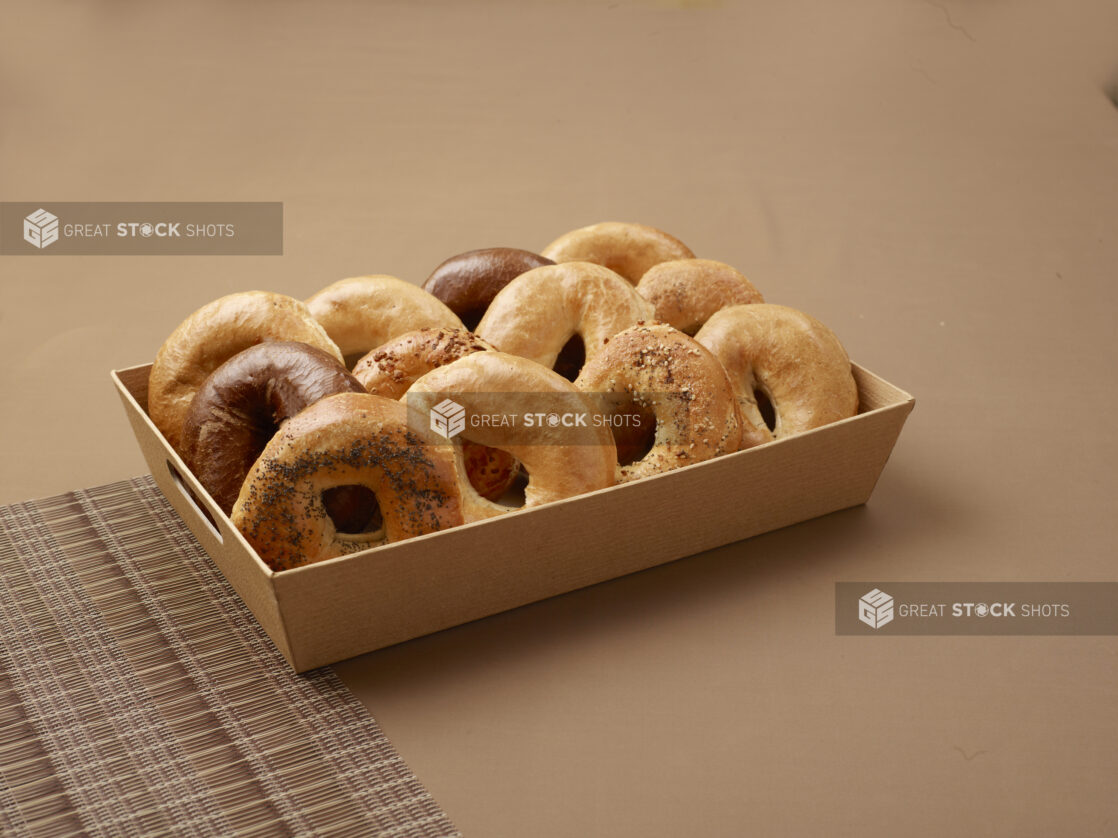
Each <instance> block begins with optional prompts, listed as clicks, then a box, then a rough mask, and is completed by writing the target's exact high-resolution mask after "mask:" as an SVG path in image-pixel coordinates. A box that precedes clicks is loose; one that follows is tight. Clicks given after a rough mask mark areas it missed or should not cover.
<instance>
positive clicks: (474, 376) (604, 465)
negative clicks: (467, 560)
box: [404, 352, 617, 520]
mask: <svg viewBox="0 0 1118 838" xmlns="http://www.w3.org/2000/svg"><path fill="white" fill-rule="evenodd" d="M448 397H449V398H451V399H453V400H454V401H455V402H456V403H458V404H459V405H461V406H462V407H464V408H465V409H466V414H467V416H475V415H476V416H484V415H490V416H492V415H496V414H501V415H515V416H524V415H526V414H528V413H532V412H535V411H538V410H541V407H540V405H541V404H546V405H548V406H549V407H550V406H553V405H555V404H556V403H561V404H564V405H568V406H569V405H572V404H573V405H575V406H577V409H578V410H581V411H585V412H586V413H587V415H589V414H591V413H593V412H595V409H596V408H595V405H594V403H593V401H592V400H591V399H588V398H586V397H585V396H584V394H582V393H580V392H579V391H578V390H576V389H575V387H574V386H573V385H572V384H571V383H570V382H569V381H567V380H566V379H565V378H563V377H562V376H561V375H558V374H557V373H555V372H552V371H551V370H549V369H547V368H546V367H543V366H540V365H539V364H536V363H534V362H532V361H529V360H526V359H524V358H520V357H517V356H515V355H508V354H506V353H503V352H475V353H473V354H471V355H466V356H465V357H463V358H461V359H459V360H457V361H455V362H453V363H451V364H448V365H446V366H443V367H439V368H438V369H435V370H432V371H431V372H429V373H427V375H425V376H423V377H422V378H420V379H419V380H418V381H416V382H415V384H414V385H412V387H411V389H410V390H408V392H407V395H406V396H405V397H404V402H405V403H406V404H407V408H408V410H409V411H410V412H411V413H412V422H413V424H423V423H425V422H427V421H428V417H429V416H430V411H431V408H432V407H434V406H435V405H436V404H438V403H439V402H441V401H442V400H443V399H444V398H448ZM455 439H462V440H469V441H470V442H475V443H478V444H480V445H487V446H489V447H491V448H497V449H499V450H501V451H506V452H508V453H509V454H511V455H512V456H514V457H516V459H518V460H519V461H520V462H521V463H523V464H524V467H525V469H526V471H527V472H528V486H527V489H526V490H525V493H524V494H525V504H524V505H525V506H526V507H530V506H539V505H540V504H543V503H550V502H551V501H556V500H562V499H563V498H568V497H572V496H573V495H579V494H582V493H584V492H592V491H594V490H596V489H602V488H605V487H607V486H611V485H613V482H614V468H615V465H616V463H617V454H616V451H615V449H614V444H613V436H612V434H611V433H610V431H609V428H608V427H605V426H598V427H595V426H594V425H593V423H588V424H587V426H586V428H585V429H584V430H580V431H579V432H578V435H577V440H578V441H577V443H575V442H574V437H573V436H572V435H571V434H570V433H569V432H568V431H565V430H564V429H558V430H552V429H549V428H547V427H542V428H539V429H538V430H536V431H533V432H532V434H531V444H523V443H524V442H525V440H526V439H527V437H526V436H525V435H524V434H523V433H521V434H519V435H517V436H516V437H515V438H514V437H513V432H512V431H510V430H509V428H507V427H500V426H497V425H490V426H488V427H486V426H477V425H475V424H473V423H472V422H469V421H468V422H467V424H466V428H465V429H464V430H463V431H462V432H461V433H460V434H459V435H458V436H457V437H455ZM454 450H455V452H456V461H457V465H458V468H459V469H460V470H461V469H462V468H463V465H462V460H461V454H460V450H461V449H460V446H458V445H455V446H454ZM460 483H461V484H462V485H463V499H464V503H465V510H466V518H467V520H479V519H482V518H488V517H492V516H493V515H498V514H501V513H502V512H507V511H508V509H507V508H506V507H503V506H499V505H497V504H495V503H492V502H490V501H487V500H485V499H484V498H482V497H480V496H479V495H477V493H476V492H474V491H473V490H472V489H471V488H469V487H468V486H469V484H468V481H467V480H466V479H465V478H464V477H463V479H461V480H460Z"/></svg>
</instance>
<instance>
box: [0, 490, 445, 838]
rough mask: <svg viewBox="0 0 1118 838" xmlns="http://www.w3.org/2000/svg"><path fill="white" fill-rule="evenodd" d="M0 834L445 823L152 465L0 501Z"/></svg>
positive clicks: (345, 831) (264, 831)
mask: <svg viewBox="0 0 1118 838" xmlns="http://www.w3.org/2000/svg"><path fill="white" fill-rule="evenodd" d="M0 528H2V529H0V834H3V835H5V836H7V835H30V836H46V835H103V836H114V838H115V836H125V835H137V836H150V835H222V836H225V835H245V836H249V835H259V836H265V835H267V836H272V835H316V836H317V835H392V836H424V838H428V837H430V836H446V835H457V834H458V833H457V832H456V831H455V829H454V827H453V826H452V825H451V823H450V821H449V820H448V819H447V817H446V815H445V814H444V813H443V812H442V811H441V810H440V808H439V806H438V805H437V804H436V803H435V801H434V800H433V799H432V798H431V796H430V795H429V794H428V793H427V791H426V790H425V789H424V788H423V787H422V786H421V785H420V783H419V781H418V780H417V779H416V778H415V776H413V775H412V773H411V771H410V770H409V769H408V767H407V765H405V764H404V762H403V760H402V759H401V758H400V756H399V755H398V754H397V753H396V751H395V750H394V749H393V747H392V745H391V743H390V742H389V741H388V739H387V738H386V737H385V736H384V734H383V733H382V732H381V731H380V729H379V728H378V727H377V724H376V722H375V721H374V720H373V719H372V718H371V717H370V716H369V714H368V713H367V712H366V710H365V707H364V706H363V705H362V704H361V703H360V702H359V701H358V700H357V699H356V698H355V697H354V696H353V695H352V694H351V693H350V692H349V690H348V689H347V688H346V686H345V685H344V684H343V683H342V682H341V681H340V680H339V679H338V677H337V676H336V675H335V674H334V672H333V670H331V669H329V668H324V669H319V670H316V671H314V672H311V673H308V674H306V675H301V676H300V675H295V674H294V673H293V672H292V671H291V669H290V668H289V667H288V665H287V664H286V662H285V661H284V659H283V658H282V657H281V656H280V653H279V651H278V650H277V649H276V648H275V646H274V645H272V642H271V641H270V640H269V639H268V637H267V635H265V634H264V632H263V630H261V629H260V627H259V626H258V625H257V624H256V622H255V620H254V619H253V617H252V615H251V614H250V613H249V611H248V610H247V609H246V608H245V606H244V605H243V604H242V603H241V601H240V600H239V599H238V598H237V596H236V595H235V594H234V593H233V590H232V589H231V588H230V587H229V585H228V583H227V582H226V581H225V579H224V578H223V577H222V576H221V574H220V573H219V572H218V570H217V569H216V568H215V567H214V565H213V564H212V562H211V561H210V559H209V557H208V556H206V554H205V553H204V551H203V550H202V548H201V547H200V546H199V545H198V543H197V541H195V540H194V537H193V536H192V535H191V534H190V532H189V531H188V530H187V529H186V527H185V526H184V525H183V523H182V522H181V521H180V520H179V518H178V516H177V515H176V514H175V512H174V511H173V510H172V508H171V507H170V505H169V504H168V503H167V502H166V501H165V500H164V499H163V496H162V495H161V494H160V493H159V490H158V489H156V488H155V485H154V483H153V482H152V481H151V479H150V477H148V478H136V479H134V480H129V481H123V482H120V483H114V484H111V485H108V486H101V487H98V488H95V489H88V490H83V491H77V492H71V493H69V494H65V495H59V496H58V497H53V498H47V499H45V500H38V501H30V502H27V503H20V504H14V505H12V506H6V507H0Z"/></svg>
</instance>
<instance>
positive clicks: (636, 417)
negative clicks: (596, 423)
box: [610, 401, 656, 466]
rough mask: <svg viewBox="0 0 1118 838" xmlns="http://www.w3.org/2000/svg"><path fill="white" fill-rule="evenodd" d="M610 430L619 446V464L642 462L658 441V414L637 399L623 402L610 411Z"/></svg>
mask: <svg viewBox="0 0 1118 838" xmlns="http://www.w3.org/2000/svg"><path fill="white" fill-rule="evenodd" d="M610 414H611V415H610V422H611V424H610V431H611V433H613V444H614V445H616V446H617V464H618V465H621V466H627V465H632V464H633V463H637V462H640V461H641V460H643V459H644V458H645V457H646V456H648V452H649V451H651V450H652V446H653V445H654V444H655V443H656V414H655V413H653V412H652V410H651V409H649V408H648V407H645V406H644V405H642V404H638V403H637V402H635V401H627V402H623V403H622V404H620V405H617V406H616V407H614V408H613V410H611V411H610Z"/></svg>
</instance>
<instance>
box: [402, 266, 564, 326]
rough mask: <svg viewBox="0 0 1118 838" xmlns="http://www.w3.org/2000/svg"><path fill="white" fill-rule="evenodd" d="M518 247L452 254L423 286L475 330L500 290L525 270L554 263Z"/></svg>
mask: <svg viewBox="0 0 1118 838" xmlns="http://www.w3.org/2000/svg"><path fill="white" fill-rule="evenodd" d="M554 264H555V263H554V262H552V261H551V260H550V259H547V258H545V257H543V256H540V255H539V254H538V253H532V252H531V251H528V250H518V249H517V248H515V247H487V248H485V249H483V250H470V251H468V252H466V253H459V254H458V255H457V256H451V257H450V258H449V259H447V260H446V261H445V262H443V263H442V264H441V265H439V266H438V267H437V268H435V270H434V272H433V273H432V274H431V275H430V276H429V277H427V281H426V282H425V283H423V290H424V291H427V292H428V293H429V294H433V295H434V296H436V297H438V298H439V299H440V300H442V301H443V303H445V304H446V306H447V308H449V309H450V310H451V311H453V312H454V313H455V314H457V315H458V318H459V319H460V320H461V321H462V322H463V323H464V324H465V326H466V328H467V329H469V330H470V331H473V330H474V328H475V327H476V326H477V324H478V322H479V321H480V320H481V316H482V315H483V314H485V310H486V309H487V308H489V303H490V302H492V300H493V298H494V297H495V296H497V292H498V291H500V290H501V289H502V288H504V287H505V286H506V285H508V284H509V283H510V282H512V281H513V280H514V279H516V278H517V277H518V276H520V275H521V274H522V273H524V272H525V271H530V270H532V268H538V267H540V266H541V265H554Z"/></svg>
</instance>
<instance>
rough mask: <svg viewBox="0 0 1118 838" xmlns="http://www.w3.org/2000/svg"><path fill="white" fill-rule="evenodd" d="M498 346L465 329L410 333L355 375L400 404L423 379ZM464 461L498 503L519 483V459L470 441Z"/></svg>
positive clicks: (473, 479)
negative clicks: (407, 393) (405, 395)
mask: <svg viewBox="0 0 1118 838" xmlns="http://www.w3.org/2000/svg"><path fill="white" fill-rule="evenodd" d="M492 349H493V347H492V346H491V345H490V344H488V343H486V342H485V341H483V340H482V339H481V338H479V337H478V336H477V335H474V334H471V333H470V332H464V331H462V330H461V329H418V330H416V331H414V332H405V333H404V334H402V335H400V336H399V337H397V338H393V339H392V340H390V341H388V343H386V344H384V345H383V346H380V347H378V348H376V349H374V350H373V351H372V352H370V353H369V354H368V355H366V356H365V357H364V358H362V359H361V360H360V361H358V362H357V365H356V366H355V367H354V368H353V375H354V376H355V377H356V378H357V380H358V381H360V382H361V383H362V384H363V385H364V386H365V389H366V390H368V391H369V392H370V393H375V394H376V395H378V396H384V397H386V398H389V399H399V398H400V397H401V396H403V395H404V393H406V392H407V390H408V388H409V387H411V385H412V384H414V383H415V381H416V379H418V378H419V377H420V376H422V375H425V374H426V373H429V372H430V371H431V370H433V369H435V368H436V367H441V366H444V365H446V364H449V363H451V362H453V361H457V360H458V359H459V358H461V357H463V356H465V355H468V354H470V353H471V352H484V351H487V350H492ZM464 449H465V450H464V451H463V452H462V453H463V457H464V459H465V463H466V474H467V476H468V477H469V480H470V485H472V486H473V487H474V489H476V490H477V492H478V494H480V495H481V496H482V497H484V498H488V499H489V500H497V499H498V498H499V497H501V495H503V494H504V493H505V491H506V490H507V489H508V488H509V487H510V486H511V485H512V483H513V481H514V480H515V479H516V474H517V463H516V460H515V459H514V458H513V457H512V456H511V455H509V454H506V453H505V452H504V451H496V450H493V449H487V448H486V447H485V446H481V445H475V444H474V443H471V442H467V443H465V444H464Z"/></svg>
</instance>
